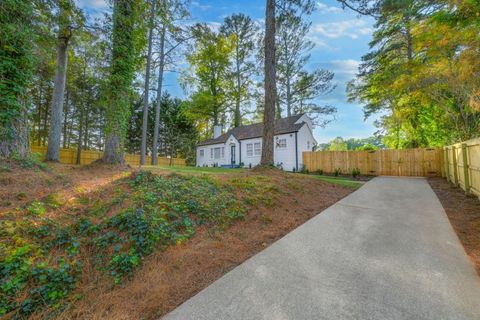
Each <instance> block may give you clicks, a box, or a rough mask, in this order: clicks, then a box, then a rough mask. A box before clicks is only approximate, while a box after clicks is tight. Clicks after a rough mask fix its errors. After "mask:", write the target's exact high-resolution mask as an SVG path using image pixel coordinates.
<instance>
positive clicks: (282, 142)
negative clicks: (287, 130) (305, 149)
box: [277, 139, 287, 149]
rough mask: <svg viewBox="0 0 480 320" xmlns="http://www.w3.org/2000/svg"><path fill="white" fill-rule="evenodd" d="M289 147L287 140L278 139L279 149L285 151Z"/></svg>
mask: <svg viewBox="0 0 480 320" xmlns="http://www.w3.org/2000/svg"><path fill="white" fill-rule="evenodd" d="M286 147H287V139H278V140H277V148H279V149H285V148H286Z"/></svg>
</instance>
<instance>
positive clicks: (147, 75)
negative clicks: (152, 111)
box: [140, 0, 157, 166]
mask: <svg viewBox="0 0 480 320" xmlns="http://www.w3.org/2000/svg"><path fill="white" fill-rule="evenodd" d="M151 1H152V3H151V9H150V25H149V30H148V52H147V66H146V70H145V97H144V98H143V122H142V146H141V150H140V165H142V166H143V165H144V164H145V158H146V154H147V128H148V98H149V92H150V69H151V67H150V65H151V62H152V43H153V41H152V40H153V29H154V25H153V22H154V18H155V4H156V2H157V0H151Z"/></svg>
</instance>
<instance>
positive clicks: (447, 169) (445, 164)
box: [443, 147, 450, 182]
mask: <svg viewBox="0 0 480 320" xmlns="http://www.w3.org/2000/svg"><path fill="white" fill-rule="evenodd" d="M443 162H444V170H445V177H446V178H447V181H449V182H450V172H449V171H450V165H449V164H448V147H444V148H443Z"/></svg>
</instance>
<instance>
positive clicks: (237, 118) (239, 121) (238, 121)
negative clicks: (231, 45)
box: [233, 45, 242, 127]
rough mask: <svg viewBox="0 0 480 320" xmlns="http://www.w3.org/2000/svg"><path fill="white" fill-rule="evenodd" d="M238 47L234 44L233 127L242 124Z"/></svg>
mask: <svg viewBox="0 0 480 320" xmlns="http://www.w3.org/2000/svg"><path fill="white" fill-rule="evenodd" d="M239 50H240V49H239V48H238V45H237V46H236V64H237V66H236V67H237V70H236V71H237V96H236V97H235V115H234V121H233V124H234V127H239V126H240V125H241V124H242V119H241V117H242V116H241V114H240V102H241V101H240V100H241V92H242V88H241V81H240V62H239V61H238V56H239Z"/></svg>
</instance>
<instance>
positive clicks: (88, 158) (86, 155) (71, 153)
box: [31, 146, 186, 166]
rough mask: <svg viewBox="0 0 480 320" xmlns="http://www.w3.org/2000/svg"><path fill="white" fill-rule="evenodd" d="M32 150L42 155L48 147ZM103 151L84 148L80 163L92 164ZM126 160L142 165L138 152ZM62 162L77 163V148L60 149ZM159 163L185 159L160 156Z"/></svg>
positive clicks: (176, 163) (179, 163)
mask: <svg viewBox="0 0 480 320" xmlns="http://www.w3.org/2000/svg"><path fill="white" fill-rule="evenodd" d="M31 150H32V152H37V153H40V154H41V155H45V154H46V152H47V147H43V146H31ZM102 156H103V152H102V151H95V150H82V152H81V153H80V164H81V165H85V164H90V163H92V162H94V161H96V160H98V159H100V158H102ZM125 162H126V163H127V164H129V165H131V166H138V165H140V155H138V154H129V153H126V154H125ZM151 162H152V157H151V156H147V157H146V160H145V163H147V164H150V163H151ZM60 163H65V164H76V163H77V150H75V149H60ZM158 165H159V166H162V165H164V166H168V165H174V166H185V165H186V164H185V159H180V158H167V157H158Z"/></svg>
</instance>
